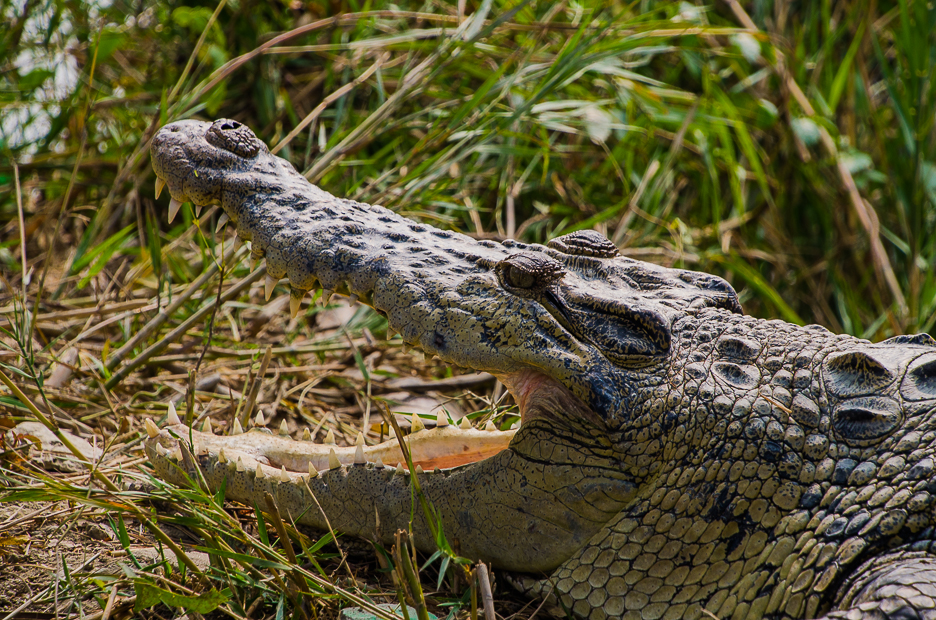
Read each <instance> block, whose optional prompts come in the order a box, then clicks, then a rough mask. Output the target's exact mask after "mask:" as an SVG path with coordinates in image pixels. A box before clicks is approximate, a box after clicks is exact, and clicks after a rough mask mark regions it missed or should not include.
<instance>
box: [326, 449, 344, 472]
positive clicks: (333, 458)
mask: <svg viewBox="0 0 936 620" xmlns="http://www.w3.org/2000/svg"><path fill="white" fill-rule="evenodd" d="M339 467H341V461H339V460H338V455H337V454H335V449H334V448H332V449H331V450H329V451H328V469H338V468H339Z"/></svg>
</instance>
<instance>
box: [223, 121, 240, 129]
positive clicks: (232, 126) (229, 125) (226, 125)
mask: <svg viewBox="0 0 936 620" xmlns="http://www.w3.org/2000/svg"><path fill="white" fill-rule="evenodd" d="M240 126H241V124H240V123H238V122H237V121H227V122H225V123H223V124H222V125H221V129H226V130H232V129H238V128H239V127H240Z"/></svg>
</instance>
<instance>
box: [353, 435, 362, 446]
mask: <svg viewBox="0 0 936 620" xmlns="http://www.w3.org/2000/svg"><path fill="white" fill-rule="evenodd" d="M354 445H356V446H363V445H364V433H358V434H357V439H355V440H354Z"/></svg>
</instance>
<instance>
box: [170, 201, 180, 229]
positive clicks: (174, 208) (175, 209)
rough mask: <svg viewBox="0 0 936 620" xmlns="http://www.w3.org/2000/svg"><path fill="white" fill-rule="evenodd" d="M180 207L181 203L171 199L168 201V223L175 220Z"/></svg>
mask: <svg viewBox="0 0 936 620" xmlns="http://www.w3.org/2000/svg"><path fill="white" fill-rule="evenodd" d="M181 206H182V203H181V202H179V201H178V200H176V199H175V198H173V199H172V200H170V201H169V223H170V224H171V223H172V220H174V219H175V216H176V213H178V212H179V208H180V207H181Z"/></svg>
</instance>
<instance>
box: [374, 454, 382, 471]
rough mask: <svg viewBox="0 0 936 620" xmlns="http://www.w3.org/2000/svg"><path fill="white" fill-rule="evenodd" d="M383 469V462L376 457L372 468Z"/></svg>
mask: <svg viewBox="0 0 936 620" xmlns="http://www.w3.org/2000/svg"><path fill="white" fill-rule="evenodd" d="M383 467H384V464H383V460H382V459H381V458H380V457H379V456H378V457H377V460H376V461H375V462H374V468H375V469H383Z"/></svg>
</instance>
